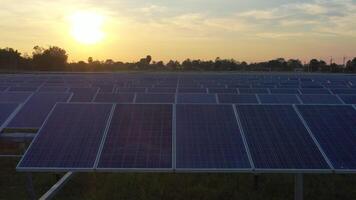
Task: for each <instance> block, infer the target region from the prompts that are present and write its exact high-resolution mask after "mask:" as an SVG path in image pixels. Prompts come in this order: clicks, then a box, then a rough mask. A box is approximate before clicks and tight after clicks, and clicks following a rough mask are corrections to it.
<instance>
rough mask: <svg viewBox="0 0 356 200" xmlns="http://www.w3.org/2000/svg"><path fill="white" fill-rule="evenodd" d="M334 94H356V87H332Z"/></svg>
mask: <svg viewBox="0 0 356 200" xmlns="http://www.w3.org/2000/svg"><path fill="white" fill-rule="evenodd" d="M331 91H332V92H333V93H334V94H356V89H331Z"/></svg>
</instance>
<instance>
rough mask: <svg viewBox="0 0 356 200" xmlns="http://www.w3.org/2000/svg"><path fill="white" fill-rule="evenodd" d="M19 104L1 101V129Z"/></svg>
mask: <svg viewBox="0 0 356 200" xmlns="http://www.w3.org/2000/svg"><path fill="white" fill-rule="evenodd" d="M17 106H18V104H17V103H0V131H1V129H2V128H3V124H4V123H5V121H6V120H7V119H8V118H9V117H10V115H11V114H12V113H13V112H14V111H15V109H16V108H17ZM5 125H6V124H5ZM5 125H4V126H5Z"/></svg>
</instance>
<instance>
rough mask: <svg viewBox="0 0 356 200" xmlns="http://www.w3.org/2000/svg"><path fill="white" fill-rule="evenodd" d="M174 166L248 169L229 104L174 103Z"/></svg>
mask: <svg viewBox="0 0 356 200" xmlns="http://www.w3.org/2000/svg"><path fill="white" fill-rule="evenodd" d="M176 112H177V114H176V118H177V122H176V123H177V124H176V128H177V131H176V134H177V136H176V152H177V153H176V166H177V170H179V169H181V170H184V169H191V170H212V171H215V170H224V169H225V170H236V171H239V170H250V168H251V165H250V163H249V160H248V156H247V153H246V149H245V146H244V144H243V141H242V136H241V134H240V131H239V128H238V125H237V121H236V118H235V115H234V111H233V108H232V106H231V105H177V111H176Z"/></svg>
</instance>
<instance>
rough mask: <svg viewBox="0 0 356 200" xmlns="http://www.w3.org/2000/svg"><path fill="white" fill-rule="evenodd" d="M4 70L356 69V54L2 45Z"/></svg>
mask: <svg viewBox="0 0 356 200" xmlns="http://www.w3.org/2000/svg"><path fill="white" fill-rule="evenodd" d="M0 70H2V71H25V70H29V71H120V70H122V71H124V70H137V71H139V70H147V71H307V72H332V73H356V57H355V58H353V59H351V60H349V61H347V63H346V64H345V65H338V64H336V63H330V64H327V63H326V62H325V61H323V60H318V59H311V60H310V62H309V63H305V64H303V63H302V62H301V61H300V60H298V59H289V60H286V59H284V58H277V59H274V60H270V61H265V62H256V63H247V62H244V61H243V62H239V61H237V60H234V59H221V58H219V57H217V58H216V59H215V60H208V61H206V60H199V59H186V60H184V61H183V62H179V61H176V60H170V61H169V62H167V63H164V62H163V61H153V60H152V57H151V56H150V55H148V56H146V57H145V58H141V59H140V60H139V61H137V62H120V61H114V60H112V59H107V60H105V61H99V60H94V59H93V58H92V57H89V58H88V60H87V61H78V62H68V54H67V52H66V51H65V50H64V49H62V48H60V47H56V46H50V47H48V48H43V47H40V46H35V47H34V48H33V52H32V55H31V56H29V55H22V54H21V53H20V52H19V51H18V50H15V49H13V48H0Z"/></svg>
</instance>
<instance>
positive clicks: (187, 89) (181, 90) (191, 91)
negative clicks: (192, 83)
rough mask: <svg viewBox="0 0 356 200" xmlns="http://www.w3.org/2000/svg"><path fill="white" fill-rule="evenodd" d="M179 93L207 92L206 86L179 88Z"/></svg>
mask: <svg viewBox="0 0 356 200" xmlns="http://www.w3.org/2000/svg"><path fill="white" fill-rule="evenodd" d="M178 92H179V93H206V92H207V91H206V89H205V88H178Z"/></svg>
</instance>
